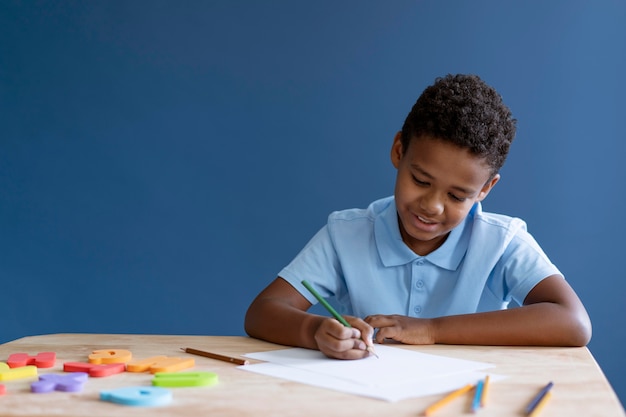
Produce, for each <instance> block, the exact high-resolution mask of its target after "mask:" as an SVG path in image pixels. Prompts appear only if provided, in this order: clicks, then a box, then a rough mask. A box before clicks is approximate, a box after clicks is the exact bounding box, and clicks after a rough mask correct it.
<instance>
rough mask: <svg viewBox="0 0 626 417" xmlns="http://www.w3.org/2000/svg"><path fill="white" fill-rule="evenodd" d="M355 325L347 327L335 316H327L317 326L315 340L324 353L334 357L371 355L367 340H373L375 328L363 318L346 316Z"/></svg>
mask: <svg viewBox="0 0 626 417" xmlns="http://www.w3.org/2000/svg"><path fill="white" fill-rule="evenodd" d="M345 319H346V320H347V321H348V323H350V325H351V326H353V327H345V326H344V325H343V324H341V323H339V322H338V321H337V320H335V319H334V318H327V319H324V320H323V321H322V323H321V324H320V325H319V327H318V328H317V331H316V332H315V336H314V337H315V341H316V342H317V347H318V349H319V350H320V352H322V353H323V354H324V355H326V356H328V357H329V358H334V359H362V358H365V357H367V356H368V355H370V353H369V351H368V350H367V344H366V343H365V342H364V337H363V336H365V340H372V336H373V334H374V329H373V328H372V327H371V326H370V325H369V324H367V323H365V322H364V321H363V320H361V319H359V318H356V317H351V316H345Z"/></svg>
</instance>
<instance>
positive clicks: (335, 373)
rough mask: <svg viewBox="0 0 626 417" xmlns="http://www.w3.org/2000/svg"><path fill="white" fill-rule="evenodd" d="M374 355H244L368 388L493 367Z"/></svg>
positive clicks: (411, 354) (398, 353) (292, 351)
mask: <svg viewBox="0 0 626 417" xmlns="http://www.w3.org/2000/svg"><path fill="white" fill-rule="evenodd" d="M376 353H377V354H378V356H379V358H376V357H374V356H370V357H367V358H365V359H359V360H354V361H344V360H337V359H330V358H328V357H326V356H325V355H324V354H323V353H321V352H320V351H317V350H311V349H303V348H289V349H280V350H273V351H269V352H256V353H248V354H246V355H244V356H246V357H248V358H252V359H258V360H262V361H265V362H271V363H274V364H279V365H283V366H290V367H295V368H298V369H301V370H305V371H309V372H314V373H319V374H322V375H326V376H331V377H334V378H337V379H345V380H347V381H350V382H353V383H356V384H361V385H369V386H376V387H381V386H390V385H400V384H404V383H407V382H417V381H423V380H429V379H432V378H434V377H439V376H445V375H451V374H456V373H463V372H470V371H477V370H481V369H487V368H491V367H493V366H494V365H493V364H490V363H485V362H475V361H468V360H464V359H456V358H450V357H445V356H439V355H430V354H427V353H421V352H416V351H412V350H407V349H401V348H397V347H391V346H385V345H376Z"/></svg>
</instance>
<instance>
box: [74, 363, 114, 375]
mask: <svg viewBox="0 0 626 417" xmlns="http://www.w3.org/2000/svg"><path fill="white" fill-rule="evenodd" d="M63 370H64V371H65V372H85V373H88V374H89V376H93V377H102V376H110V375H115V374H120V373H122V372H124V371H125V370H126V365H125V364H123V363H107V364H103V365H98V364H93V363H84V362H65V363H64V364H63Z"/></svg>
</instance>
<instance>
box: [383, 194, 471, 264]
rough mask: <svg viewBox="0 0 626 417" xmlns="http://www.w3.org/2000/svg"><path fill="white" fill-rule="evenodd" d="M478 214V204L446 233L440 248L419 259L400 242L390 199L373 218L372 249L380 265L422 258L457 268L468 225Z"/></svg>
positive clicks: (468, 232) (394, 207)
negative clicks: (373, 241) (379, 260)
mask: <svg viewBox="0 0 626 417" xmlns="http://www.w3.org/2000/svg"><path fill="white" fill-rule="evenodd" d="M480 211H481V206H480V203H476V204H474V206H473V207H472V209H471V210H470V212H469V214H468V215H467V217H466V218H465V220H464V221H463V222H461V224H459V225H458V226H457V227H455V228H454V229H452V230H451V231H450V234H449V235H448V238H447V239H446V241H445V242H444V243H443V245H441V246H440V247H439V248H437V249H436V250H435V251H433V252H431V253H429V254H428V255H426V256H420V255H418V254H416V253H415V252H413V251H412V250H411V249H410V248H409V247H408V246H407V245H406V244H405V243H404V242H403V241H402V236H401V235H400V227H399V225H398V212H397V209H396V203H395V200H392V201H391V204H389V205H388V206H387V207H386V208H385V209H384V210H383V211H382V212H381V213H380V215H379V216H377V217H376V221H375V223H374V236H375V239H376V247H377V248H378V254H379V255H380V259H381V261H382V263H383V265H385V266H398V265H404V264H407V263H410V262H412V261H414V260H416V259H420V258H423V259H426V260H427V261H429V262H431V263H432V264H434V265H437V266H438V267H440V268H444V269H448V270H455V269H457V268H458V266H459V264H460V263H461V260H462V259H463V256H464V255H465V252H466V251H467V247H468V244H469V237H470V232H471V227H470V224H471V223H472V220H473V218H474V216H475V215H476V213H477V212H478V213H479V212H480Z"/></svg>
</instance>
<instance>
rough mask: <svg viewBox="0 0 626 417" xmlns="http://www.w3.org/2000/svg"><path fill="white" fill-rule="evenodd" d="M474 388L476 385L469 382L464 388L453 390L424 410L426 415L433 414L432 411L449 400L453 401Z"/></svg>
mask: <svg viewBox="0 0 626 417" xmlns="http://www.w3.org/2000/svg"><path fill="white" fill-rule="evenodd" d="M472 388H474V385H472V384H467V385H466V386H464V387H463V388H460V389H458V390H456V391H452V392H451V393H450V394H448V395H446V396H445V397H443V398H442V399H440V400H439V401H437V402H435V403H433V404H431V405H430V406H429V407H428V408H427V409H426V410H424V415H426V416H429V415H431V414H432V413H434V412H435V411H437V410H439V409H440V408H441V407H443V406H444V405H446V404H448V403H449V402H451V401H452V400H454V399H455V398H457V397H460V396H461V395H463V394H465V393H466V392H468V391H469V390H471V389H472Z"/></svg>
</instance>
